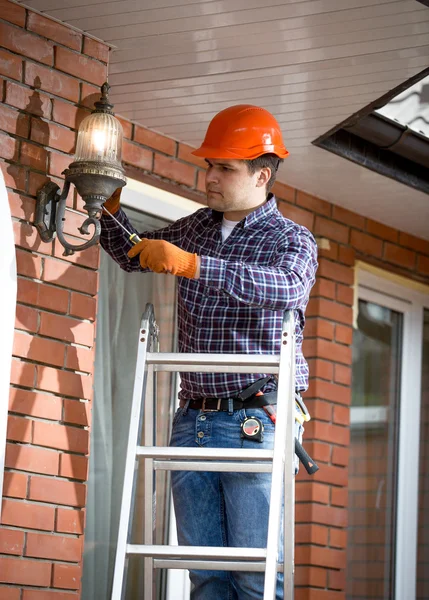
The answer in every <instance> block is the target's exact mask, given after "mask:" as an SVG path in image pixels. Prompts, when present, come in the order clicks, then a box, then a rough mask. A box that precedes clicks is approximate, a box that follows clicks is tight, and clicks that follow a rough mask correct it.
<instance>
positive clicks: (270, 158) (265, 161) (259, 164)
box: [245, 154, 283, 194]
mask: <svg viewBox="0 0 429 600" xmlns="http://www.w3.org/2000/svg"><path fill="white" fill-rule="evenodd" d="M245 162H246V164H247V168H248V169H249V173H250V174H251V175H253V174H254V173H256V171H257V170H258V169H263V168H264V167H269V168H270V169H271V177H270V179H269V181H268V183H267V194H268V192H269V191H270V190H271V188H272V187H273V185H274V182H275V180H276V176H277V169H278V168H279V166H280V165H281V163H282V162H283V158H279V157H278V156H276V155H275V154H262V156H258V157H257V158H253V159H252V160H246V161H245Z"/></svg>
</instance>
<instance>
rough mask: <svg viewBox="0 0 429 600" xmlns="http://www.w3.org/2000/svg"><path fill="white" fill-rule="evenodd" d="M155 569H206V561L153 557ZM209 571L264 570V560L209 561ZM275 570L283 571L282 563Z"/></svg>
mask: <svg viewBox="0 0 429 600" xmlns="http://www.w3.org/2000/svg"><path fill="white" fill-rule="evenodd" d="M153 566H154V568H155V569H207V561H204V560H184V559H180V558H177V559H167V558H166V559H161V558H159V559H154V561H153ZM210 571H252V572H254V571H265V561H258V562H256V561H250V560H249V561H241V562H240V561H232V560H231V561H221V560H219V561H218V560H217V561H211V562H210ZM277 571H279V572H283V564H278V565H277Z"/></svg>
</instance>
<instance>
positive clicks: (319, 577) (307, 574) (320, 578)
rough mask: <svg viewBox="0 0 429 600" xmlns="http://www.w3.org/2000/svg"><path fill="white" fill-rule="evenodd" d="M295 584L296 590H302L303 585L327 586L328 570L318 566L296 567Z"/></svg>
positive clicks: (306, 586)
mask: <svg viewBox="0 0 429 600" xmlns="http://www.w3.org/2000/svg"><path fill="white" fill-rule="evenodd" d="M294 584H295V586H296V592H295V593H298V594H299V593H300V591H302V590H301V589H300V588H301V586H302V587H304V586H305V588H306V589H308V586H311V587H318V588H325V587H326V584H327V572H326V569H321V568H318V567H301V566H298V567H296V568H295V577H294Z"/></svg>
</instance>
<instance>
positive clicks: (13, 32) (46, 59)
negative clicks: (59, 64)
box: [0, 22, 54, 66]
mask: <svg viewBox="0 0 429 600" xmlns="http://www.w3.org/2000/svg"><path fill="white" fill-rule="evenodd" d="M0 39H1V43H2V46H3V47H4V48H7V49H8V50H11V51H12V52H15V53H16V54H21V55H23V56H27V57H28V58H31V59H32V60H36V61H38V62H41V63H45V64H46V65H49V66H51V65H52V64H53V58H54V51H53V48H54V46H53V44H52V42H50V41H49V40H44V39H43V38H41V37H39V36H37V35H33V34H32V33H28V32H27V31H25V30H23V29H17V28H16V27H12V26H11V25H8V24H6V23H1V22H0Z"/></svg>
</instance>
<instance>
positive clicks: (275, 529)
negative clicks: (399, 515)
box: [264, 310, 295, 600]
mask: <svg viewBox="0 0 429 600" xmlns="http://www.w3.org/2000/svg"><path fill="white" fill-rule="evenodd" d="M294 341H295V339H294V315H293V312H292V311H290V310H288V311H285V313H284V316H283V324H282V334H281V343H280V367H279V379H278V385H277V411H276V413H277V414H276V428H275V436H274V452H273V465H272V478H271V495H270V511H269V520H268V537H267V560H266V568H265V585H264V600H274V598H275V595H276V579H277V562H278V548H279V531H280V524H281V513H282V500H283V492H285V490H288V489H289V487H290V485H289V480H290V476H291V475H290V476H289V478H288V480H287V481H286V480H284V465H285V460H287V457H285V453H286V448H289V445H290V444H289V443H288V442H289V440H288V437H289V436H288V435H287V434H288V433H289V428H288V427H287V424H288V420H289V418H290V417H289V414H288V413H289V412H290V411H289V406H290V405H292V404H294V401H295V400H294V394H293V395H292V396H291V395H290V390H291V387H292V385H294V381H293V364H292V357H293V347H294ZM284 495H286V493H285V494H284ZM284 521H286V516H285V517H284ZM289 529H290V527H288V530H289ZM289 533H290V532H289V531H288V535H289ZM286 546H288V544H287V543H286V539H285V547H286ZM288 547H289V546H288ZM287 560H288V558H287V557H286V556H285V557H284V565H286V566H285V568H284V579H285V580H286V579H288V584H287V587H288V588H289V587H290V585H291V584H290V579H291V576H292V567H289V565H290V563H288V562H287ZM285 598H288V600H289V599H290V597H289V596H285Z"/></svg>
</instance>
